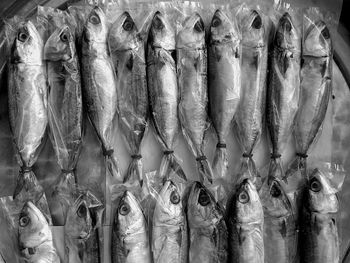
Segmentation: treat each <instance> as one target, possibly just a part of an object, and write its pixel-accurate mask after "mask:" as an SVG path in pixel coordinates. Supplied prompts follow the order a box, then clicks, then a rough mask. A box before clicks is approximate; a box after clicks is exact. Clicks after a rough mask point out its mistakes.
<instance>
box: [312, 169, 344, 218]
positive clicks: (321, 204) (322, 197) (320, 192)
mask: <svg viewBox="0 0 350 263" xmlns="http://www.w3.org/2000/svg"><path fill="white" fill-rule="evenodd" d="M306 191H307V192H306V198H307V199H306V204H307V207H308V209H309V210H310V211H311V212H317V213H336V212H337V211H338V206H339V201H338V198H337V195H336V193H335V191H334V188H332V187H331V185H330V182H329V181H328V179H327V178H326V176H325V175H324V174H323V173H322V172H321V171H320V170H319V169H315V170H313V172H312V173H311V175H310V177H309V180H308V185H307V189H306Z"/></svg>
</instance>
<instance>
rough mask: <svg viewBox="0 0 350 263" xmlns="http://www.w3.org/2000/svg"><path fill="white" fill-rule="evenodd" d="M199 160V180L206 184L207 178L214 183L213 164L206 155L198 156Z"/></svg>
mask: <svg viewBox="0 0 350 263" xmlns="http://www.w3.org/2000/svg"><path fill="white" fill-rule="evenodd" d="M196 161H197V167H198V171H199V177H200V178H199V180H200V182H201V183H203V184H204V182H205V181H206V180H207V181H208V182H209V183H210V184H212V183H213V178H214V176H213V169H212V168H211V165H210V163H209V161H208V159H207V157H206V156H204V155H203V156H200V157H197V158H196Z"/></svg>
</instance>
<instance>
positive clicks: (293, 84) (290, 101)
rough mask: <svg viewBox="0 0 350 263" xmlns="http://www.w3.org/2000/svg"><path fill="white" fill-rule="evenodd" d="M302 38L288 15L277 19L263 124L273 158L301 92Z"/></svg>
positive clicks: (285, 135) (290, 125)
mask: <svg viewBox="0 0 350 263" xmlns="http://www.w3.org/2000/svg"><path fill="white" fill-rule="evenodd" d="M300 53H301V37H300V32H299V30H298V29H297V28H296V27H295V26H294V23H293V20H292V17H291V16H290V15H289V14H288V13H284V15H283V16H282V17H281V18H280V20H279V23H278V25H277V29H276V33H275V37H274V40H273V51H272V55H271V62H270V81H269V85H268V88H267V100H266V101H267V103H266V104H267V105H266V106H267V107H266V122H267V127H268V129H269V133H270V138H271V143H272V157H273V158H279V157H280V155H281V154H282V153H283V151H284V150H285V147H286V144H287V142H288V139H289V137H290V135H291V133H292V130H293V124H294V119H295V115H296V113H297V110H298V102H299V89H300Z"/></svg>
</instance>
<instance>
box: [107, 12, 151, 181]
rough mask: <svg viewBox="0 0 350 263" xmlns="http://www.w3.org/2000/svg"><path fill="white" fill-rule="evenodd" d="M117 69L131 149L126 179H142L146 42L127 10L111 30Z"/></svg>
mask: <svg viewBox="0 0 350 263" xmlns="http://www.w3.org/2000/svg"><path fill="white" fill-rule="evenodd" d="M109 47H110V49H111V56H112V59H113V64H114V69H115V72H116V88H117V93H118V114H119V123H120V128H121V131H122V133H123V135H124V136H125V139H126V142H127V143H128V145H129V148H130V151H131V154H132V155H131V157H132V159H133V160H132V162H131V163H130V165H129V168H128V172H127V175H126V177H125V178H124V182H125V181H129V180H138V181H141V180H142V163H141V158H142V156H141V152H140V146H141V142H142V139H143V136H144V133H145V130H146V127H147V118H148V91H147V79H146V59H145V50H144V43H143V40H142V39H141V37H140V34H139V32H138V28H137V27H136V25H135V22H134V20H133V19H132V18H131V16H130V14H129V13H128V12H124V13H123V14H122V15H121V16H120V17H119V18H118V19H117V21H116V22H115V23H114V24H113V26H112V28H111V29H110V33H109Z"/></svg>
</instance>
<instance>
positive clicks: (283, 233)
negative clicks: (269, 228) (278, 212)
mask: <svg viewBox="0 0 350 263" xmlns="http://www.w3.org/2000/svg"><path fill="white" fill-rule="evenodd" d="M287 224H288V222H287V220H286V219H285V218H283V220H282V224H281V228H280V233H281V236H282V237H284V238H285V237H286V236H287Z"/></svg>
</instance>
